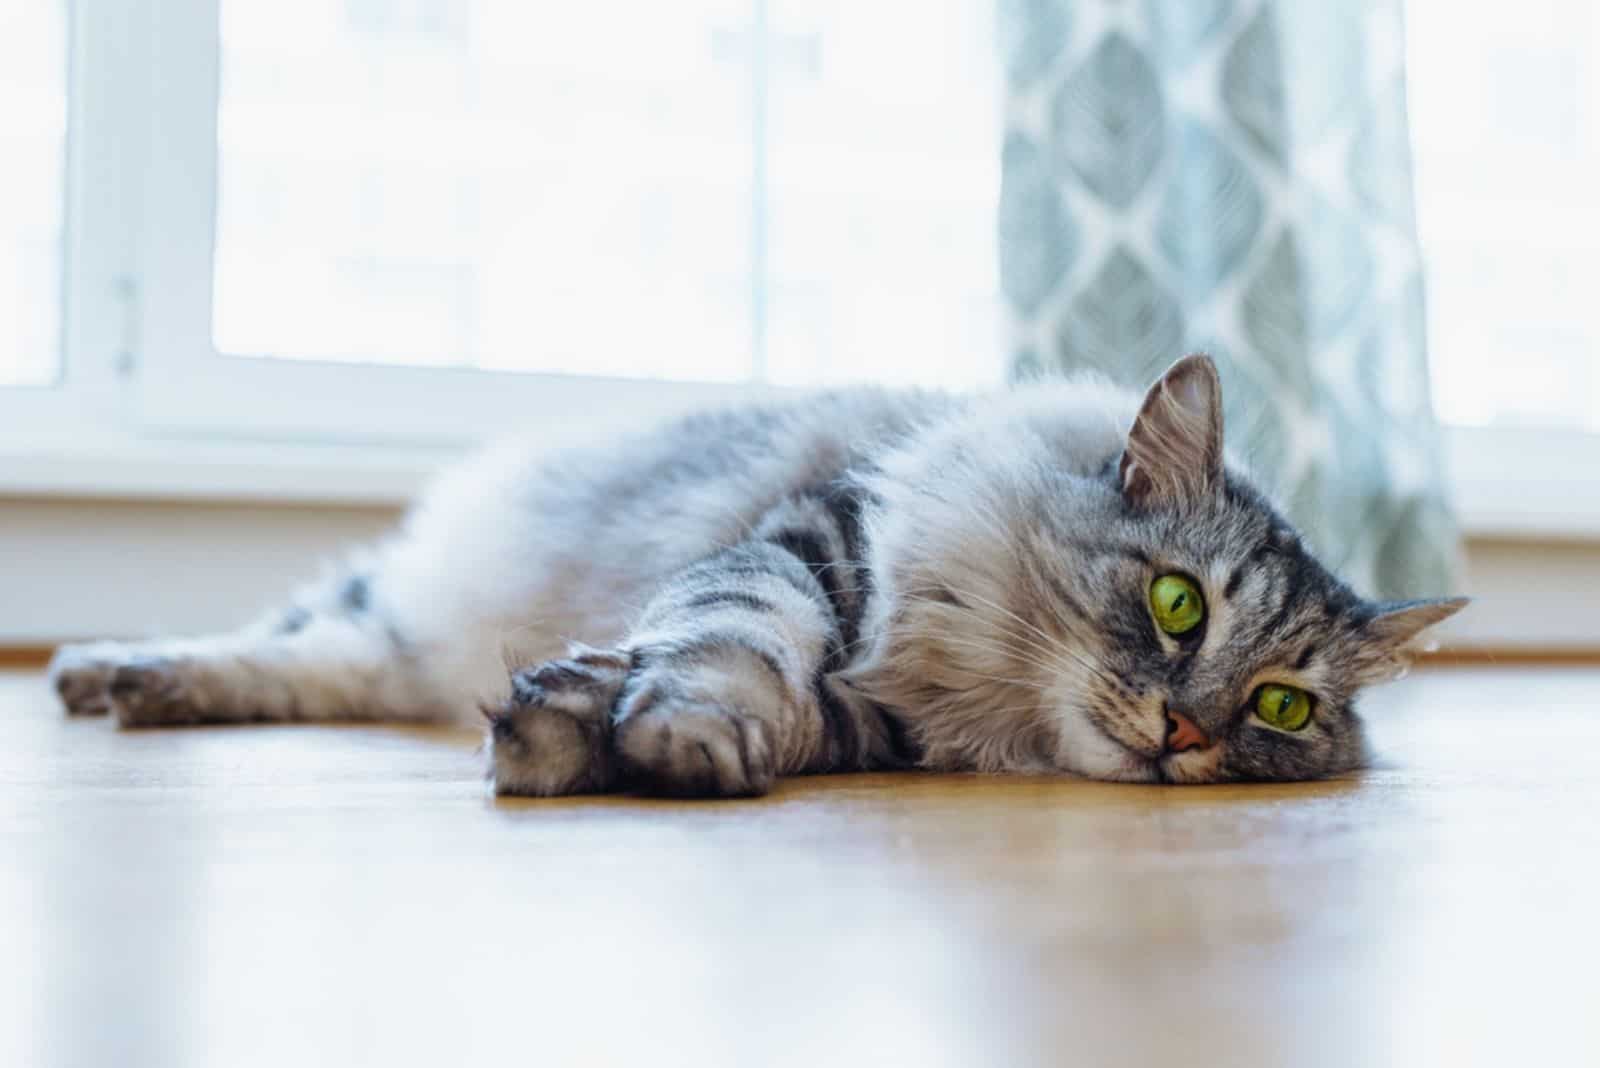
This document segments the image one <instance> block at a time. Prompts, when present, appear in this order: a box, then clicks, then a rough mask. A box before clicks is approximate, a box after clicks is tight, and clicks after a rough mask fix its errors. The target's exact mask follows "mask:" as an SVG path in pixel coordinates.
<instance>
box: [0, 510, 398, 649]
mask: <svg viewBox="0 0 1600 1068" xmlns="http://www.w3.org/2000/svg"><path fill="white" fill-rule="evenodd" d="M398 515H399V512H398V510H397V509H395V508H392V507H332V506H316V505H281V504H273V505H256V504H201V503H193V502H182V503H179V502H160V501H141V502H133V501H56V500H4V499H0V644H35V643H42V642H53V641H59V640H62V639H72V638H86V637H99V636H111V637H121V636H132V635H139V634H149V633H174V632H181V631H198V630H209V629H214V628H220V627H225V626H228V625H231V624H234V623H240V622H243V621H244V620H245V619H247V618H249V617H250V616H251V615H253V614H254V613H255V612H256V611H257V610H259V609H260V608H262V607H264V606H266V605H268V604H270V603H272V602H273V601H274V600H275V599H277V598H281V597H282V596H283V594H284V593H285V592H286V590H287V589H288V587H289V586H290V585H291V584H293V583H296V582H299V581H302V580H304V579H307V578H311V577H313V576H315V575H316V574H317V569H318V566H319V563H320V562H321V561H323V560H326V559H329V558H331V557H334V556H335V555H336V554H338V553H339V552H340V551H341V550H343V549H344V548H346V547H348V546H350V545H353V544H358V543H360V542H362V541H365V540H367V539H370V538H372V537H374V536H375V535H377V534H379V533H380V532H382V531H383V530H384V529H386V528H387V527H388V526H390V525H391V524H392V523H393V522H394V520H395V518H396V517H397V516H398Z"/></svg>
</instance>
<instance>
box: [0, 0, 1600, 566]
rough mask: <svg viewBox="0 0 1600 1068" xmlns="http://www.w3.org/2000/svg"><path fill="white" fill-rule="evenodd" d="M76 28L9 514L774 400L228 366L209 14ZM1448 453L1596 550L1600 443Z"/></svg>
mask: <svg viewBox="0 0 1600 1068" xmlns="http://www.w3.org/2000/svg"><path fill="white" fill-rule="evenodd" d="M756 3H757V6H756V8H755V11H756V14H757V19H758V24H759V18H760V14H761V13H762V12H763V11H764V10H765V3H764V0H756ZM69 19H70V26H69V48H70V57H69V62H68V79H69V92H68V130H67V149H66V151H67V166H66V168H65V174H66V190H65V200H64V235H65V237H64V241H65V248H64V255H63V274H62V324H63V327H62V333H61V339H62V340H61V345H62V349H61V375H60V378H59V380H58V381H57V382H56V383H55V384H54V385H51V386H43V387H5V388H0V495H11V496H39V495H54V496H168V497H190V498H205V499H217V498H231V499H241V498H244V499H265V500H294V501H308V500H315V501H335V500H337V501H357V502H365V503H379V502H390V501H398V500H401V499H403V498H404V497H406V496H407V495H409V494H410V493H411V492H413V491H414V489H415V488H416V486H417V485H418V484H419V482H420V481H421V480H422V479H423V478H424V477H425V476H426V475H427V474H428V473H429V472H431V471H433V470H434V469H436V468H437V467H438V466H439V465H440V464H442V463H444V462H445V461H447V460H448V459H449V458H451V457H453V456H454V455H456V454H457V453H458V452H459V451H460V449H461V447H462V446H463V445H464V444H466V443H470V442H473V441H476V440H479V439H481V438H482V437H483V436H484V435H485V434H487V433H505V432H522V433H524V434H527V435H530V436H533V437H536V438H538V439H540V440H544V441H548V442H549V443H551V444H552V445H555V444H558V443H563V442H567V441H577V440H588V439H597V438H602V437H604V436H607V435H610V434H614V433H616V432H619V431H623V430H626V429H630V428H632V427H635V426H638V425H640V424H641V423H645V422H651V421H656V420H659V419H660V418H662V417H664V416H665V415H667V414H669V413H671V412H673V411H677V410H681V409H686V408H689V407H693V406H697V405H701V404H705V403H714V402H717V401H721V400H732V399H738V398H745V397H750V396H752V395H757V394H765V393H771V392H777V390H776V387H767V386H756V385H751V384H701V383H683V382H665V381H637V380H617V379H599V378H586V377H579V376H570V375H551V374H520V373H508V372H494V371H476V370H459V369H446V368H417V367H394V366H382V365H376V366H374V365H362V364H344V363H336V362H323V363H318V362H304V361H287V360H272V359H251V358H241V357H236V356H228V357H220V356H218V354H217V353H216V351H215V349H214V347H213V345H212V342H211V300H212V282H211V279H212V250H213V238H214V228H215V210H214V208H215V196H216V189H215V176H216V170H217V155H216V147H215V146H216V136H215V133H216V103H217V87H218V78H217V74H218V70H217V64H218V45H219V35H218V2H217V0H74V2H72V3H71V4H70V8H69ZM758 81H759V79H758ZM756 91H759V84H758V85H757V86H756ZM762 136H763V134H762V131H761V130H760V128H759V126H758V128H757V129H756V130H754V131H753V138H754V141H755V143H754V144H753V151H754V152H756V153H757V158H758V160H759V149H760V138H761V137H762ZM758 165H759V163H758ZM756 210H759V204H757V205H756ZM757 281H759V279H757ZM666 340H667V342H668V343H670V339H666ZM1445 446H1446V449H1447V454H1448V455H1447V464H1448V468H1449V470H1450V471H1451V473H1452V478H1453V481H1454V483H1455V486H1454V488H1455V491H1456V500H1457V504H1458V507H1459V509H1460V511H1461V514H1462V518H1463V520H1464V522H1465V525H1466V527H1467V529H1468V531H1469V532H1471V533H1475V534H1480V535H1487V536H1497V537H1501V536H1503V537H1526V536H1532V537H1545V538H1548V537H1558V538H1570V537H1578V538H1586V539H1587V538H1595V539H1600V494H1594V493H1588V492H1585V487H1590V486H1593V485H1594V484H1595V482H1596V472H1597V471H1600V435H1596V434H1586V433H1578V432H1571V431H1558V430H1548V431H1546V430H1519V431H1508V430H1497V429H1478V428H1462V427H1448V428H1446V432H1445Z"/></svg>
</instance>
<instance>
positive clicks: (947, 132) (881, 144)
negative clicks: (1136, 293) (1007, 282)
mask: <svg viewBox="0 0 1600 1068" xmlns="http://www.w3.org/2000/svg"><path fill="white" fill-rule="evenodd" d="M770 6H771V11H772V16H771V23H772V35H771V40H770V42H769V45H768V52H767V55H768V67H769V70H770V72H771V86H772V89H771V101H772V108H771V121H770V123H769V126H768V139H769V140H768V143H769V144H770V146H771V149H770V151H771V162H770V165H769V173H770V182H771V195H770V197H769V205H770V207H769V211H770V220H771V222H770V226H771V237H770V249H771V260H770V263H771V267H770V272H769V283H770V299H769V301H768V321H767V364H768V375H769V377H770V378H771V379H772V380H774V381H776V382H782V383H796V384H799V383H809V382H814V381H825V382H842V381H849V380H853V379H869V380H874V381H882V382H902V383H922V384H934V385H951V386H963V385H973V384H981V383H986V382H993V381H998V380H999V379H1000V378H1001V377H1002V375H1003V360H1002V349H1001V345H1000V325H999V318H998V316H999V308H1000V301H999V283H998V281H997V279H996V273H995V272H996V267H995V259H996V253H995V250H996V243H995V201H996V199H997V197H998V193H999V182H1000V178H999V164H1000V149H999V123H998V115H999V104H998V101H997V100H996V88H997V80H998V75H997V73H996V71H995V69H994V68H995V66H996V63H995V58H994V55H995V51H994V42H993V25H994V11H993V7H992V5H991V4H988V3H980V4H974V3H971V2H970V0H872V2H870V3H863V2H860V0H772V2H771V5H770Z"/></svg>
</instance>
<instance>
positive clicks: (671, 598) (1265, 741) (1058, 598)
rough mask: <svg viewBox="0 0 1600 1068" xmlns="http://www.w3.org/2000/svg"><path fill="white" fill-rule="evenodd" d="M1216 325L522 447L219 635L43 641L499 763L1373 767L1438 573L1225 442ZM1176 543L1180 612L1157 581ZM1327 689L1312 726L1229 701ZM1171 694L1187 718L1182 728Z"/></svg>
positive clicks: (606, 775)
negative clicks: (1321, 554) (1176, 346)
mask: <svg viewBox="0 0 1600 1068" xmlns="http://www.w3.org/2000/svg"><path fill="white" fill-rule="evenodd" d="M1220 389H1221V387H1220V384H1219V383H1218V381H1217V377H1216V371H1215V369H1214V367H1213V366H1212V365H1211V363H1210V361H1209V360H1206V359H1205V358H1204V357H1189V358H1187V359H1185V360H1182V361H1179V363H1178V364H1176V365H1174V367H1173V369H1172V370H1171V371H1169V372H1168V373H1167V374H1166V375H1165V376H1163V378H1162V379H1161V380H1159V381H1158V382H1157V383H1156V384H1155V385H1154V386H1153V387H1152V389H1151V391H1150V392H1149V394H1148V395H1147V396H1146V397H1145V398H1144V399H1143V402H1142V403H1141V401H1140V398H1138V397H1137V396H1134V395H1132V394H1128V393H1126V392H1124V391H1122V390H1119V389H1116V388H1114V387H1112V386H1109V385H1107V384H1105V383H1102V382H1098V381H1095V380H1090V379H1076V380H1069V381H1061V382H1054V383H1042V384H1034V385H1030V386H1026V387H1021V388H1018V389H1016V390H1013V391H1010V392H1007V393H1003V394H1000V395H996V396H989V397H978V398H956V397H949V396H944V395H939V394H921V393H898V392H890V391H877V390H854V391H842V392H834V393H822V394H815V395H812V396H809V397H805V398H802V399H799V400H796V401H794V402H792V403H790V404H787V405H781V406H774V407H765V408H750V409H742V410H732V411H725V412H714V413H708V414H705V415H702V416H698V417H694V418H692V419H689V420H687V421H684V422H680V423H678V424H675V425H673V426H670V427H667V428H663V429H661V430H657V431H655V432H652V433H648V434H644V435H642V436H640V437H639V438H638V439H636V440H634V441H631V442H628V443H625V444H623V445H620V446H619V447H617V448H616V449H615V450H611V451H600V452H590V453H575V454H568V455H564V456H559V457H555V458H549V457H541V456H540V455H539V454H538V453H537V452H536V451H535V450H532V449H528V448H525V447H516V446H512V447H508V448H506V449H503V450H501V451H499V452H497V453H494V454H491V455H490V456H488V457H486V458H484V459H483V460H481V461H480V462H478V463H476V464H474V465H470V466H468V467H467V468H465V469H464V470H463V471H461V472H460V473H458V474H457V475H455V476H454V477H452V478H450V479H448V480H447V481H446V482H444V483H443V484H441V485H440V486H438V487H436V489H435V490H434V491H433V492H432V493H430V494H429V495H428V496H427V497H426V498H425V499H424V500H423V501H422V502H421V503H420V504H419V506H418V507H417V508H416V509H415V510H414V511H413V513H412V514H411V516H410V517H409V518H408V520H407V522H406V524H405V525H404V527H403V528H402V529H401V530H400V531H398V532H397V533H396V534H395V535H394V536H393V537H392V538H390V539H389V540H388V541H386V542H385V543H383V544H381V545H378V546H375V547H374V548H372V549H371V550H370V551H369V552H367V553H365V554H364V555H362V556H361V557H360V558H359V559H358V560H357V561H356V562H355V563H354V564H353V565H352V566H351V567H349V568H346V569H344V570H342V571H341V572H339V573H337V574H335V575H332V576H330V577H329V578H327V579H325V580H323V581H321V582H318V583H315V584H313V585H312V586H311V587H308V588H307V589H306V590H303V591H301V593H300V594H298V595H296V596H295V597H294V598H293V599H292V600H291V602H290V604H289V606H288V607H287V608H285V609H282V610H279V611H275V612H273V613H269V614H268V615H267V616H266V617H263V619H261V620H260V621H258V622H256V623H254V624H252V625H250V626H248V627H246V628H244V629H242V630H240V631H237V632H234V633H231V634H225V635H219V636H213V637H206V638H199V639H193V640H182V641H162V642H148V643H137V644H116V643H99V644H94V645H85V646H72V647H68V648H66V649H63V650H62V652H61V653H60V654H59V655H58V657H57V661H56V663H55V665H54V668H53V674H54V678H55V682H56V686H57V688H58V690H59V692H60V694H61V696H62V698H63V700H64V702H65V703H66V705H67V708H68V711H69V712H72V713H76V714H93V713H102V712H110V713H112V714H114V715H115V716H116V718H117V719H118V721H119V722H120V723H122V724H123V725H125V726H141V725H152V724H176V723H200V722H231V721H274V720H329V719H388V720H402V721H405V720H409V721H424V720H440V719H449V718H458V719H459V718H463V717H476V716H477V715H478V712H479V711H480V710H481V711H482V712H484V713H485V714H486V715H487V717H488V720H489V728H488V751H489V763H490V769H489V771H490V776H491V778H492V781H493V783H494V787H495V789H496V790H497V791H499V792H501V793H507V794H527V795H538V796H547V795H556V794H571V793H589V792H604V791H616V790H637V791H647V792H652V793H664V794H674V795H683V796H748V795H756V794H761V793H764V792H766V791H767V790H769V789H770V788H771V786H772V784H773V782H774V781H775V780H776V779H777V778H778V777H780V776H784V775H794V774H805V773H815V772H826V771H843V770H856V769H883V768H907V767H924V768H935V769H961V770H978V771H993V772H1006V771H1031V772H1070V773H1075V774H1078V775H1083V776H1088V777H1092V778H1099V779H1117V780H1127V781H1139V782H1157V781H1165V782H1212V781H1221V780H1234V779H1304V778H1313V777H1319V776H1325V775H1330V774H1337V773H1340V772H1343V771H1347V770H1349V769H1351V768H1355V767H1358V766H1360V764H1361V763H1362V761H1363V759H1364V754H1365V747H1364V743H1363V740H1362V732H1361V725H1360V721H1359V719H1358V718H1357V716H1356V713H1355V710H1354V707H1353V701H1354V698H1355V695H1356V693H1357V692H1358V690H1359V689H1360V688H1361V687H1362V686H1364V685H1366V684H1367V683H1370V682H1373V681H1377V680H1379V679H1382V678H1386V677H1389V676H1391V675H1393V674H1395V673H1397V672H1398V671H1400V670H1401V669H1402V668H1403V667H1404V664H1405V662H1406V658H1407V650H1408V648H1409V647H1410V646H1411V644H1412V643H1413V642H1414V641H1415V640H1416V638H1417V637H1418V635H1419V634H1420V633H1421V631H1422V630H1423V629H1424V628H1425V627H1427V626H1429V625H1431V624H1433V623H1436V622H1438V621H1440V620H1441V619H1443V618H1445V617H1446V616H1448V615H1449V614H1450V613H1452V612H1454V611H1455V610H1456V609H1458V608H1459V607H1460V605H1461V603H1462V602H1461V601H1459V600H1449V601H1430V602H1417V603H1410V604H1404V605H1378V604H1373V603H1370V602H1367V601H1364V600H1362V599H1361V598H1359V597H1357V596H1356V595H1355V594H1354V593H1352V592H1351V591H1350V590H1349V589H1348V588H1346V587H1345V586H1343V585H1342V584H1341V583H1340V582H1339V581H1338V580H1337V579H1335V578H1334V577H1333V576H1332V575H1331V574H1329V573H1328V572H1327V571H1326V570H1325V569H1324V568H1323V567H1322V566H1321V565H1320V564H1319V563H1318V562H1317V561H1316V560H1315V559H1313V558H1312V556H1311V555H1310V554H1309V553H1308V552H1307V550H1306V549H1305V547H1304V545H1303V543H1302V542H1301V541H1300V539H1299V538H1298V537H1297V535H1296V534H1295V532H1294V531H1293V529H1292V528H1291V527H1290V526H1289V525H1288V524H1287V523H1286V522H1285V521H1284V520H1283V519H1282V518H1281V517H1280V516H1279V515H1278V514H1277V513H1276V512H1275V511H1274V510H1273V509H1272V507H1271V506H1270V505H1269V504H1268V503H1267V502H1266V501H1265V500H1264V499H1263V498H1262V497H1261V496H1260V495H1259V494H1258V493H1257V492H1256V491H1255V490H1253V489H1252V488H1251V486H1250V484H1249V482H1248V481H1247V479H1246V478H1245V477H1244V476H1243V475H1242V474H1241V473H1239V472H1238V471H1237V470H1236V469H1234V468H1232V467H1230V466H1229V465H1227V464H1225V463H1224V452H1223V445H1222V416H1221V392H1220ZM1173 572H1176V573H1181V574H1183V575H1186V576H1188V577H1190V578H1191V579H1192V580H1193V581H1194V582H1195V583H1196V584H1197V585H1198V587H1199V588H1200V589H1201V590H1202V592H1203V597H1204V600H1205V604H1206V616H1205V619H1204V622H1203V624H1202V625H1201V626H1200V627H1199V628H1197V629H1196V630H1195V631H1193V632H1191V633H1188V634H1185V635H1183V636H1181V637H1178V638H1174V637H1171V636H1169V635H1167V634H1165V633H1164V632H1162V631H1161V630H1160V628H1159V627H1157V626H1156V625H1155V623H1154V620H1153V618H1152V615H1151V611H1150V608H1149V607H1148V590H1149V588H1150V584H1151V583H1152V581H1153V580H1154V578H1155V577H1157V576H1159V575H1162V574H1167V573H1173ZM1264 682H1273V683H1278V684H1289V685H1295V686H1299V687H1301V688H1303V689H1305V690H1306V691H1307V692H1309V693H1310V694H1312V695H1313V700H1314V702H1315V714H1314V716H1313V719H1312V721H1311V723H1310V724H1309V725H1308V726H1307V727H1306V729H1304V730H1301V731H1297V732H1293V733H1291V732H1287V731H1283V730H1279V729H1277V728H1274V727H1271V726H1269V725H1267V724H1266V723H1264V722H1263V721H1262V720H1260V719H1259V718H1257V717H1255V716H1253V715H1252V714H1251V708H1250V695H1251V694H1252V693H1253V692H1254V691H1255V688H1256V687H1257V686H1259V685H1261V684H1262V683H1264ZM1175 715H1180V716H1182V717H1183V718H1184V720H1185V722H1187V723H1189V724H1190V725H1191V726H1192V727H1193V730H1192V731H1189V732H1188V733H1186V734H1185V735H1184V737H1186V738H1189V737H1193V736H1199V737H1201V738H1203V739H1204V740H1205V743H1206V744H1204V745H1193V744H1186V745H1182V746H1177V745H1175V744H1174V742H1173V738H1174V734H1173V730H1174V728H1173V724H1174V723H1175V720H1174V716H1175Z"/></svg>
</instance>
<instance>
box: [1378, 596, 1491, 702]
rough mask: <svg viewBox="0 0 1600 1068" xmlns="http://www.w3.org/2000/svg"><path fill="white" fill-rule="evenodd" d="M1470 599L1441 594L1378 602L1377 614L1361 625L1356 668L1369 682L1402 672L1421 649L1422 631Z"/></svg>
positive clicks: (1450, 614) (1445, 617)
mask: <svg viewBox="0 0 1600 1068" xmlns="http://www.w3.org/2000/svg"><path fill="white" fill-rule="evenodd" d="M1468 603H1469V599H1468V598H1466V597H1441V598H1438V599H1437V600H1431V601H1391V602H1388V603H1385V604H1380V605H1377V606H1376V608H1377V614H1376V615H1374V616H1373V617H1372V618H1371V619H1369V620H1367V622H1366V623H1365V624H1364V625H1363V626H1362V628H1361V636H1362V638H1363V642H1362V644H1363V649H1362V651H1361V652H1360V653H1359V654H1358V655H1357V657H1356V669H1357V672H1358V673H1359V674H1360V675H1361V676H1362V678H1363V679H1364V680H1365V681H1368V682H1377V681H1380V680H1382V679H1386V678H1393V677H1394V676H1395V675H1398V674H1400V673H1401V672H1402V671H1404V669H1405V668H1406V666H1407V665H1408V664H1410V663H1411V658H1412V657H1413V656H1414V655H1415V654H1416V653H1417V652H1419V651H1420V650H1419V648H1418V646H1419V644H1420V643H1419V642H1418V639H1419V638H1421V637H1422V632H1423V631H1425V630H1427V629H1428V628H1429V627H1432V626H1434V625H1436V624H1439V623H1443V622H1444V621H1445V620H1447V619H1449V618H1450V617H1451V616H1453V615H1455V614H1456V613H1457V612H1459V611H1461V610H1462V609H1463V608H1465V607H1467V604H1468Z"/></svg>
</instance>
